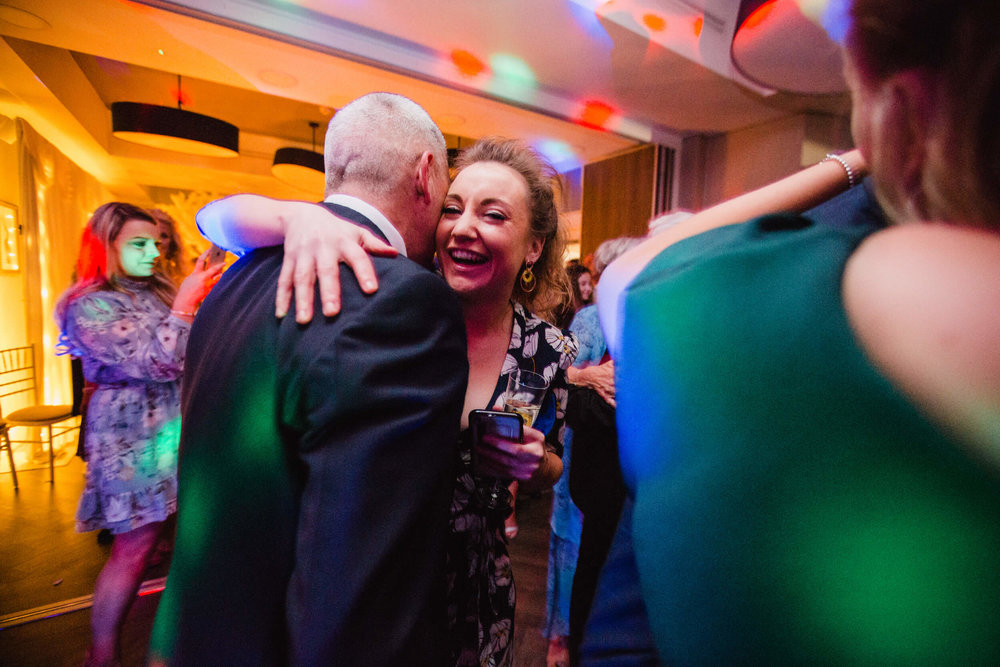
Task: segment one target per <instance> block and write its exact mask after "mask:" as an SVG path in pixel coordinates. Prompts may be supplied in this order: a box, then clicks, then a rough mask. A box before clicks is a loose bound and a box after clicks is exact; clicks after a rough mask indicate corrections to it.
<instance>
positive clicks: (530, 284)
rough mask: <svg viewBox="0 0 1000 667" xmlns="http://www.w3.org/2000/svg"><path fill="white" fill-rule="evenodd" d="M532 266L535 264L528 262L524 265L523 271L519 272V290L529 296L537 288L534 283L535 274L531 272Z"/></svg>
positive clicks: (536, 284)
mask: <svg viewBox="0 0 1000 667" xmlns="http://www.w3.org/2000/svg"><path fill="white" fill-rule="evenodd" d="M534 265H535V263H534V262H532V261H530V260H529V261H528V262H526V263H525V265H524V270H523V271H521V290H522V291H523V292H524V293H525V294H531V293H532V292H534V291H535V288H536V287H537V286H538V283H536V282H535V274H534V273H532V272H531V267H532V266H534Z"/></svg>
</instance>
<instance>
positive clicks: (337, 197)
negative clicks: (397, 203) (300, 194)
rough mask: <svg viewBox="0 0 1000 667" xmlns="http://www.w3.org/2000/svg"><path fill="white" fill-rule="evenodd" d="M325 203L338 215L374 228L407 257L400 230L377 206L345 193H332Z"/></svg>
mask: <svg viewBox="0 0 1000 667" xmlns="http://www.w3.org/2000/svg"><path fill="white" fill-rule="evenodd" d="M323 204H324V205H325V206H326V207H327V208H329V209H330V210H331V211H333V212H334V213H336V214H337V215H340V216H343V217H345V218H347V219H349V220H351V221H352V222H356V223H359V224H362V225H364V226H365V227H368V228H370V229H372V230H373V231H374V232H375V233H376V234H377V235H378V236H380V237H382V238H383V239H384V240H385V241H386V242H387V243H388V244H389V245H391V246H392V247H393V248H395V249H396V250H398V251H399V254H400V255H402V256H403V257H406V243H405V242H404V241H403V236H402V235H401V234H400V233H399V230H397V229H396V227H395V226H394V225H393V224H392V223H391V222H390V221H389V219H388V218H386V217H385V215H384V214H383V213H382V212H381V211H379V210H378V209H377V208H375V207H374V206H372V205H371V204H369V203H368V202H366V201H364V200H363V199H358V198H357V197H352V196H350V195H344V194H332V195H330V196H329V197H327V198H326V201H324V202H323Z"/></svg>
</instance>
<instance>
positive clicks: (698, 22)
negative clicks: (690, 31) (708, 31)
mask: <svg viewBox="0 0 1000 667" xmlns="http://www.w3.org/2000/svg"><path fill="white" fill-rule="evenodd" d="M692 27H693V28H694V36H695V37H701V29H702V28H704V27H705V19H704V18H702V17H701V16H699V17H698V18H696V19H695V20H694V24H693V25H692Z"/></svg>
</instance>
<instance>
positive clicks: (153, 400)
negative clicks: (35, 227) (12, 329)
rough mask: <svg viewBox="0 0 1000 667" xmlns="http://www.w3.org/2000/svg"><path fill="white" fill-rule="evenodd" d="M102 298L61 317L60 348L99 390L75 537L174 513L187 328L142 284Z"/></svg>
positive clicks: (129, 283) (125, 283)
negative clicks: (78, 360) (80, 364)
mask: <svg viewBox="0 0 1000 667" xmlns="http://www.w3.org/2000/svg"><path fill="white" fill-rule="evenodd" d="M119 284H120V285H121V286H122V287H124V288H125V289H127V290H129V292H130V293H125V292H116V291H111V290H100V291H96V292H90V293H88V294H84V295H83V296H80V297H79V298H77V299H76V300H74V301H73V302H72V303H71V304H70V305H69V306H68V308H67V310H66V325H65V326H66V330H65V331H64V332H63V334H62V336H61V338H60V344H61V346H62V347H63V348H64V349H66V350H68V351H69V352H70V353H71V354H73V355H74V356H78V357H80V358H81V359H82V361H83V374H84V377H85V378H86V379H87V380H88V381H90V382H92V383H94V384H95V385H97V386H96V389H95V391H94V394H93V396H92V397H91V399H90V403H89V404H88V407H87V421H86V424H85V425H84V428H85V429H86V441H87V452H88V458H87V478H86V486H85V487H84V490H83V495H82V496H81V498H80V504H79V507H78V508H77V512H76V529H77V531H79V532H85V531H89V530H98V529H101V528H107V529H109V530H110V531H111V532H112V533H116V534H117V533H124V532H128V531H130V530H134V529H135V528H139V527H140V526H143V525H146V524H149V523H154V522H157V521H163V520H165V519H166V518H167V517H169V516H170V515H171V514H173V513H174V512H175V511H176V509H177V446H178V442H179V440H180V382H181V373H182V371H183V368H184V351H185V348H186V347H187V339H188V332H189V331H190V329H191V325H190V324H188V323H187V322H184V321H183V320H181V319H179V318H177V317H174V316H172V315H171V314H170V309H169V308H168V307H167V306H166V305H165V304H164V303H163V302H162V301H161V300H160V299H159V298H157V297H156V295H155V294H154V293H153V292H152V291H151V290H150V289H149V287H148V286H147V284H146V283H145V282H143V281H141V280H135V279H128V278H121V279H119Z"/></svg>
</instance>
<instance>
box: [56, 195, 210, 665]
mask: <svg viewBox="0 0 1000 667" xmlns="http://www.w3.org/2000/svg"><path fill="white" fill-rule="evenodd" d="M156 236H157V231H156V222H155V221H154V220H153V218H152V217H151V216H150V215H149V214H148V213H146V212H145V211H143V210H142V209H140V208H138V207H135V206H132V205H130V204H124V203H109V204H104V205H103V206H101V207H100V208H98V209H97V210H96V211H95V212H94V215H93V216H92V217H91V218H90V220H89V221H88V223H87V227H86V229H85V230H84V233H83V240H82V243H81V248H80V255H79V259H78V262H77V271H76V283H75V284H74V285H73V286H72V287H70V288H69V289H68V290H67V291H66V292H64V293H63V295H62V297H61V298H60V300H59V303H58V305H57V308H56V319H57V321H58V323H59V327H60V329H61V330H62V335H61V336H60V347H61V351H62V352H64V353H65V352H68V353H71V354H73V355H74V356H76V357H79V358H80V359H81V360H82V361H83V372H84V376H85V377H86V379H87V380H88V381H89V382H91V383H93V384H94V385H95V387H96V388H95V391H94V393H93V395H92V397H91V399H90V404H89V408H88V412H87V417H86V423H85V424H84V430H85V433H86V440H87V454H88V458H87V477H86V484H85V487H84V490H83V495H82V497H81V498H80V505H79V508H78V510H77V514H76V526H77V530H78V531H81V532H82V531H90V530H99V529H107V530H109V531H110V532H111V533H112V534H113V535H114V536H115V539H114V543H113V545H112V547H111V555H110V557H109V558H108V562H107V563H106V564H105V566H104V568H103V569H102V570H101V573H100V575H99V576H98V578H97V584H96V587H95V589H94V605H93V609H92V612H91V630H92V643H91V648H90V651H89V653H88V657H87V664H88V665H112V664H117V661H118V656H119V645H118V642H119V635H120V633H121V625H122V621H123V620H124V618H125V614H126V613H127V612H128V609H129V607H130V606H131V603H132V601H133V600H134V599H135V594H136V591H137V590H138V587H139V583H140V581H141V578H142V574H143V571H144V570H145V568H146V564H147V562H148V560H149V557H150V555H151V553H152V552H153V548H154V547H155V546H156V541H157V538H158V536H159V533H160V530H161V528H162V526H163V522H164V521H166V519H168V518H169V517H170V516H171V515H172V514H173V513H174V512H175V511H176V509H177V443H178V436H179V434H180V416H179V412H180V398H179V393H180V379H181V373H182V372H183V367H184V351H185V347H186V344H187V335H188V331H189V328H190V322H191V319H192V317H193V315H194V311H195V309H196V308H197V307H198V304H199V303H201V300H202V299H203V298H204V297H205V294H207V293H208V290H209V288H210V286H211V285H212V284H213V282H214V281H215V280H216V279H217V277H218V275H219V273H220V271H221V267H220V266H215V267H206V266H205V261H206V260H205V256H204V255H203V256H202V257H200V258H199V260H198V262H197V264H196V266H195V269H194V271H193V272H192V274H191V275H190V276H188V278H186V279H185V280H184V281H183V282H182V283H181V285H180V287H179V288H176V287H174V285H173V283H171V282H170V280H169V279H168V278H167V277H166V276H165V275H163V274H162V273H160V272H158V271H157V270H156V269H155V262H156V258H157V256H158V255H159V251H158V250H157V247H156Z"/></svg>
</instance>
